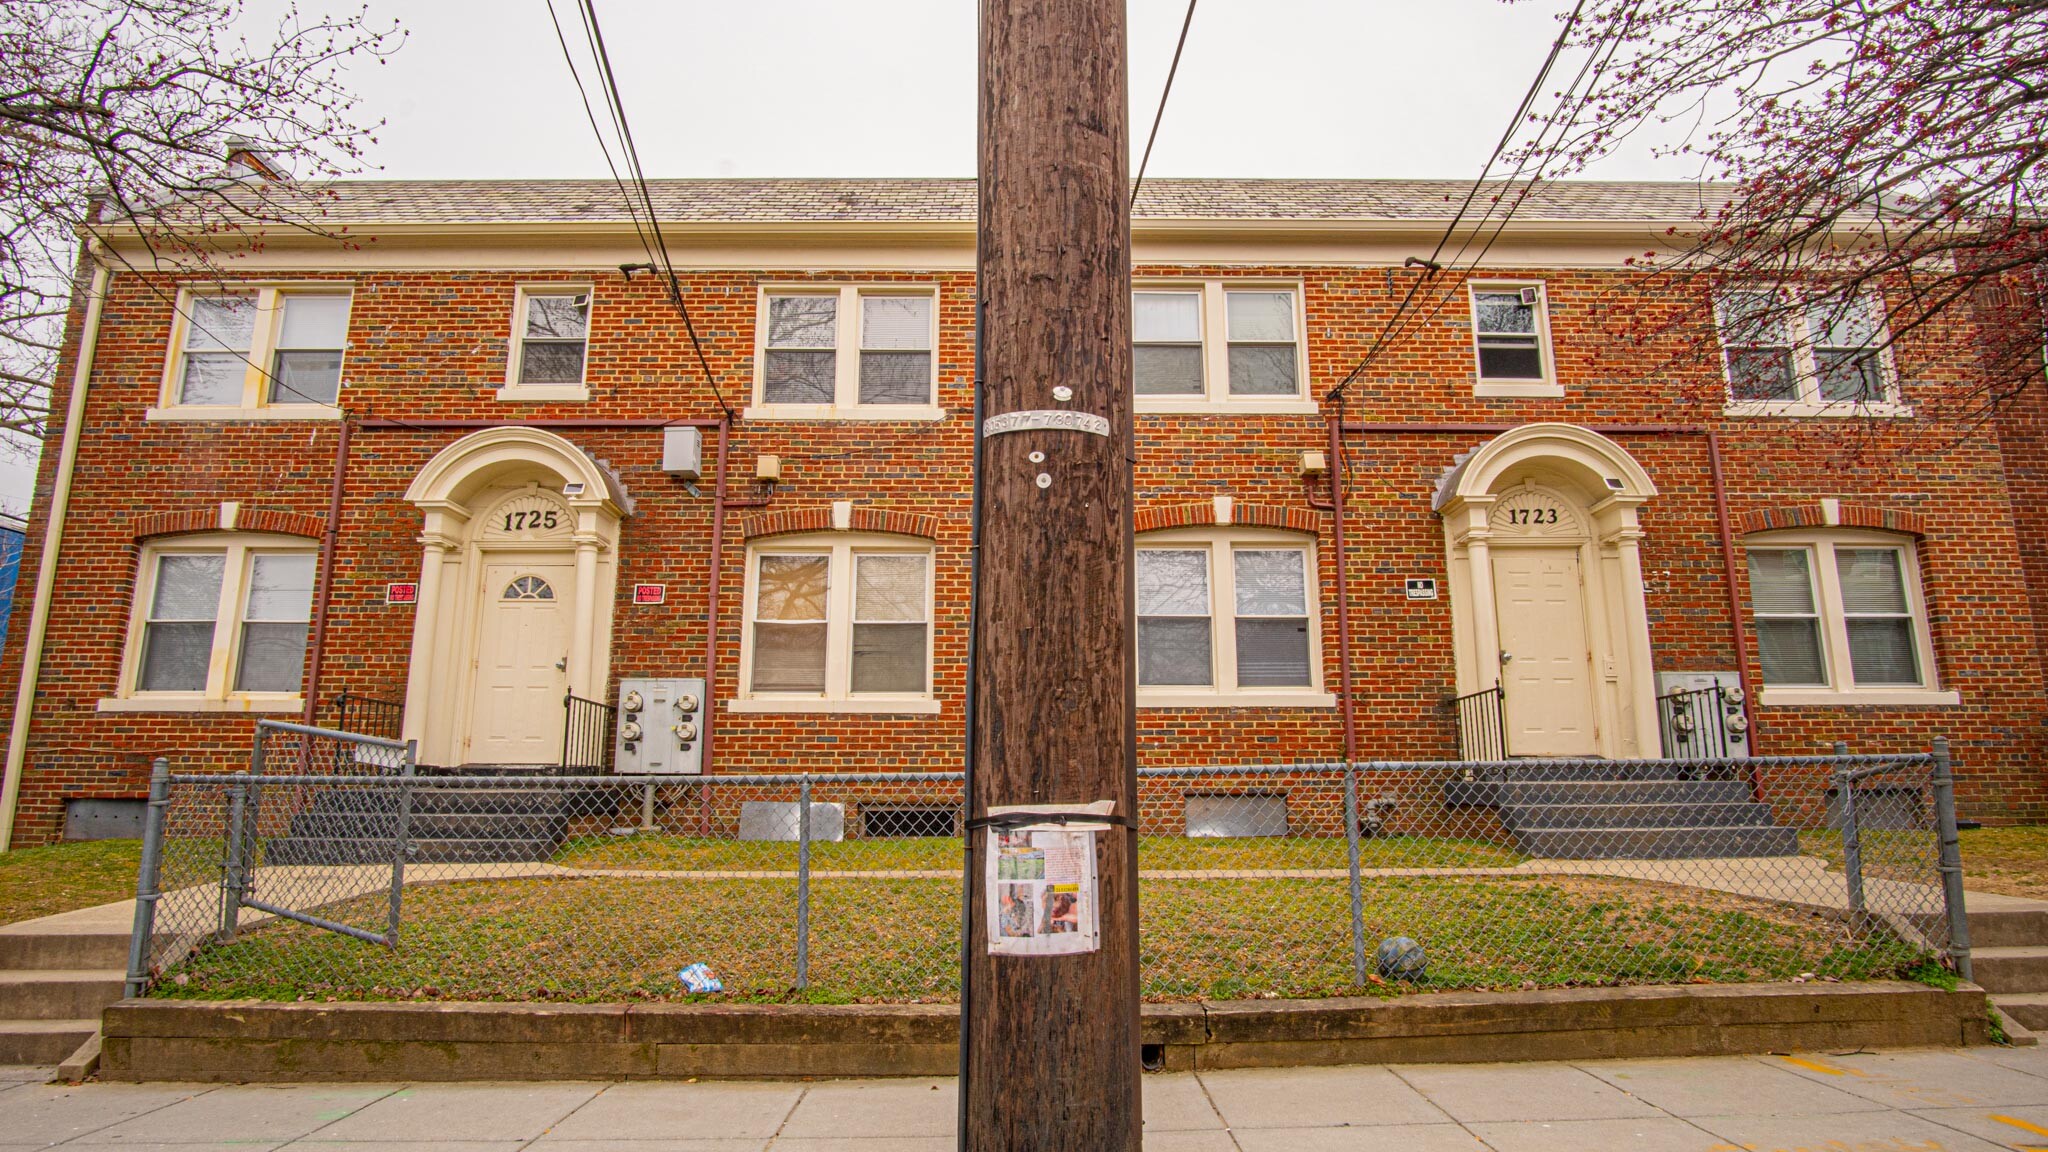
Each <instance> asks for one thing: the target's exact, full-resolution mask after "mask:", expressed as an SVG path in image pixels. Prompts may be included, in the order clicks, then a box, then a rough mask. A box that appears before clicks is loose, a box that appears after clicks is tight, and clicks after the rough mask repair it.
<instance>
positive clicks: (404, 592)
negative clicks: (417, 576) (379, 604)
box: [384, 581, 420, 604]
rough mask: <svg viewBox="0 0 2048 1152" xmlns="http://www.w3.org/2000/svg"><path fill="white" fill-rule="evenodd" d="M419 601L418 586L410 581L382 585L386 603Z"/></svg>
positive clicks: (415, 602) (414, 602) (412, 602)
mask: <svg viewBox="0 0 2048 1152" xmlns="http://www.w3.org/2000/svg"><path fill="white" fill-rule="evenodd" d="M419 601H420V586H419V585H417V584H414V583H411V582H409V581H408V582H405V583H392V584H386V585H385V586H384V602H385V603H386V604H417V603H419Z"/></svg>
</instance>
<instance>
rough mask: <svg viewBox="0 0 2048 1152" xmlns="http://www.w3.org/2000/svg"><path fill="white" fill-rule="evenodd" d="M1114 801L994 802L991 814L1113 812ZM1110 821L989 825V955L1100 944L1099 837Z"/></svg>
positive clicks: (1067, 951)
mask: <svg viewBox="0 0 2048 1152" xmlns="http://www.w3.org/2000/svg"><path fill="white" fill-rule="evenodd" d="M1115 803H1116V802H1115V801H1113V800H1097V801H1095V802H1094V803H1092V804H1011V805H994V806H991V807H990V808H989V810H988V814H989V815H990V816H1001V815H1004V814H1006V813H1010V812H1078V813H1087V814H1090V815H1096V816H1107V815H1109V813H1110V810H1111V809H1112V808H1113V807H1114V806H1115ZM1109 827H1110V826H1109V825H1107V824H1093V823H1080V822H1076V823H1071V824H1058V823H1051V824H1024V825H1017V826H1013V827H1006V828H1004V827H990V828H988V829H986V830H985V831H986V832H987V833H988V844H987V847H986V850H985V851H984V852H983V853H982V859H983V862H984V866H985V868H986V872H987V880H986V882H987V884H988V893H987V900H986V907H987V909H988V950H989V954H990V955H993V956H1068V955H1073V954H1075V953H1080V952H1093V951H1096V950H1097V949H1099V948H1100V947H1101V946H1102V929H1101V912H1100V910H1099V907H1098V906H1099V904H1100V900H1101V889H1100V886H1099V885H1098V884H1097V883H1096V876H1095V837H1096V836H1097V834H1099V833H1101V832H1103V831H1105V830H1106V829H1108V828H1109Z"/></svg>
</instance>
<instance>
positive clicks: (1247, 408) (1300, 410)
mask: <svg viewBox="0 0 2048 1152" xmlns="http://www.w3.org/2000/svg"><path fill="white" fill-rule="evenodd" d="M1132 411H1135V412H1136V413H1137V414H1138V415H1140V416H1154V415H1161V416H1163V415H1172V414H1179V415H1185V416H1315V415H1319V414H1320V413H1321V411H1322V410H1321V409H1319V408H1317V407H1316V402H1315V401H1313V400H1303V399H1301V398H1299V397H1295V396H1273V397H1259V398H1256V399H1246V400H1196V399H1194V398H1192V397H1190V398H1189V399H1186V400H1182V399H1178V398H1175V397H1168V396H1139V397H1137V398H1135V400H1134V401H1133V407H1132Z"/></svg>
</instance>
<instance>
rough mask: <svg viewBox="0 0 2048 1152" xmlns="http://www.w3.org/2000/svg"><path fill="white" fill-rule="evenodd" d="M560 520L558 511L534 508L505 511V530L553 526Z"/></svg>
mask: <svg viewBox="0 0 2048 1152" xmlns="http://www.w3.org/2000/svg"><path fill="white" fill-rule="evenodd" d="M561 522H562V514H561V513H559V512H543V511H539V510H536V511H532V512H507V513H505V531H507V532H517V531H519V530H521V529H523V528H553V527H555V526H556V525H558V524H560V523H561Z"/></svg>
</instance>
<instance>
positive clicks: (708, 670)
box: [697, 419, 732, 803]
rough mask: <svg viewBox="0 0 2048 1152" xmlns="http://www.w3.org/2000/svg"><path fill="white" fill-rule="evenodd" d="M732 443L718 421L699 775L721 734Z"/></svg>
mask: <svg viewBox="0 0 2048 1152" xmlns="http://www.w3.org/2000/svg"><path fill="white" fill-rule="evenodd" d="M731 440H732V421H730V420H726V419H721V420H719V422H718V463H717V464H716V465H715V468H716V472H717V474H716V475H715V476H714V477H713V479H712V490H711V572H710V575H709V580H710V587H709V588H707V589H706V590H705V594H704V605H705V607H704V731H703V733H702V736H701V742H702V744H703V747H702V748H700V749H698V751H699V752H700V753H701V755H700V757H699V759H698V762H697V764H698V771H700V772H703V771H709V770H710V768H711V738H712V734H713V733H715V732H717V731H718V715H717V712H718V592H719V586H720V585H721V584H723V583H724V577H725V466H726V461H727V449H728V448H729V447H730V446H731ZM706 802H707V803H708V802H709V798H708V797H707V798H706Z"/></svg>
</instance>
